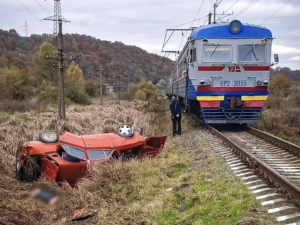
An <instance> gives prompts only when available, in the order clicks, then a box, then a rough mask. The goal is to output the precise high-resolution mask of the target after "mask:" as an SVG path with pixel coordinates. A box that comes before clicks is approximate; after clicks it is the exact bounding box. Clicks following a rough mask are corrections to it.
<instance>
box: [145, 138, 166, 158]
mask: <svg viewBox="0 0 300 225" xmlns="http://www.w3.org/2000/svg"><path fill="white" fill-rule="evenodd" d="M166 139H167V136H156V137H148V138H146V139H145V144H144V146H143V147H142V149H141V154H145V155H147V156H155V155H157V154H159V153H160V152H161V151H162V149H163V147H164V145H165V142H166Z"/></svg>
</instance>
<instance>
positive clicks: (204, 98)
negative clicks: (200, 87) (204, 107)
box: [197, 96, 224, 101]
mask: <svg viewBox="0 0 300 225" xmlns="http://www.w3.org/2000/svg"><path fill="white" fill-rule="evenodd" d="M197 100H198V101H224V96H197Z"/></svg>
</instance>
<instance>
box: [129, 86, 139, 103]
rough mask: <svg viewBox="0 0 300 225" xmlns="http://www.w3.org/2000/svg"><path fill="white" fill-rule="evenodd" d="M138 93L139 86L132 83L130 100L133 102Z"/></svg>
mask: <svg viewBox="0 0 300 225" xmlns="http://www.w3.org/2000/svg"><path fill="white" fill-rule="evenodd" d="M137 91H138V84H136V83H130V84H129V86H128V100H133V99H134V98H135V95H136V93H137Z"/></svg>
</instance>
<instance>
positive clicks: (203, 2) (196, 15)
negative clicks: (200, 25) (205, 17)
mask: <svg viewBox="0 0 300 225" xmlns="http://www.w3.org/2000/svg"><path fill="white" fill-rule="evenodd" d="M203 3H204V0H203V1H202V3H201V5H200V8H199V10H198V12H197V13H196V16H195V18H194V20H193V22H192V23H191V26H192V25H193V23H194V22H195V20H196V17H197V16H198V13H199V12H200V10H201V8H202V5H203Z"/></svg>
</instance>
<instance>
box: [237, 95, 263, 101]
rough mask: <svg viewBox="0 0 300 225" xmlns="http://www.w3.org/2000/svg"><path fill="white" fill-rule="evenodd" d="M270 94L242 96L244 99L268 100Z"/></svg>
mask: <svg viewBox="0 0 300 225" xmlns="http://www.w3.org/2000/svg"><path fill="white" fill-rule="evenodd" d="M267 98H268V95H262V96H242V101H265V100H267Z"/></svg>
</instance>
